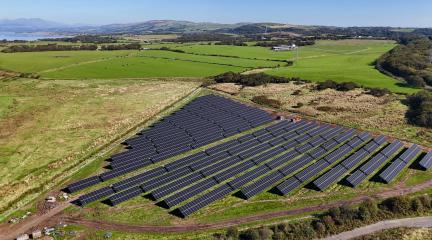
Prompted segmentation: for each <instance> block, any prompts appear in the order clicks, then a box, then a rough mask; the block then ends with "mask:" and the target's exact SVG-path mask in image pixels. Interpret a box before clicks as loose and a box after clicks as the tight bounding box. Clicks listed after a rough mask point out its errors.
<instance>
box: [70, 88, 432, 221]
mask: <svg viewBox="0 0 432 240" xmlns="http://www.w3.org/2000/svg"><path fill="white" fill-rule="evenodd" d="M231 102H232V101H229V100H228V101H227V100H226V99H223V98H220V97H215V96H209V97H204V98H199V99H198V100H196V101H194V102H192V103H191V104H189V105H187V106H185V107H184V108H183V109H182V110H180V111H179V112H180V113H179V112H177V113H175V114H173V115H171V116H170V117H167V118H165V119H164V120H162V121H161V122H160V123H158V124H155V126H156V127H153V128H151V129H149V130H145V131H142V134H143V135H141V136H140V137H137V138H135V139H141V140H142V141H141V140H140V141H137V140H134V139H131V140H130V141H127V143H128V144H130V146H131V147H132V150H130V151H129V152H131V153H130V154H124V155H121V154H120V155H116V156H113V161H112V163H111V165H112V166H113V168H114V169H115V170H113V171H109V172H106V173H104V174H101V175H99V176H95V177H91V178H87V179H84V180H81V181H79V182H76V183H74V184H71V185H69V186H68V188H69V190H70V191H72V192H74V191H78V190H80V189H83V188H86V187H89V186H92V185H95V184H98V183H99V182H101V181H106V180H107V179H111V178H113V177H115V176H120V175H121V174H124V173H122V172H121V170H122V169H128V170H130V169H133V168H135V170H136V169H139V168H141V167H142V166H147V165H150V164H153V163H155V162H158V161H160V160H158V159H159V158H154V157H151V154H150V155H146V154H144V152H146V151H141V150H140V149H147V148H150V147H152V148H154V149H155V152H158V151H159V150H161V149H164V147H160V146H162V145H163V144H165V143H170V142H173V144H174V142H175V141H170V136H171V134H173V136H174V137H175V136H178V137H179V138H178V141H179V142H181V143H182V144H184V145H181V146H189V147H190V148H189V149H191V148H195V147H197V146H198V145H194V144H196V143H197V142H199V141H197V139H198V138H194V137H189V138H188V137H184V136H185V135H184V134H177V132H178V131H177V130H172V131H171V130H167V132H165V130H164V129H165V127H167V126H174V127H172V129H177V128H178V129H187V135H188V136H191V135H193V134H197V133H198V132H195V130H192V129H199V128H192V127H191V126H195V125H194V124H196V123H198V122H200V124H202V126H205V127H203V129H202V130H201V131H204V130H205V129H207V127H209V129H210V130H209V131H206V133H209V132H217V133H218V134H220V136H222V137H227V136H229V134H232V133H233V132H231V131H232V130H233V129H235V132H236V133H240V132H241V131H244V130H246V127H245V126H248V129H250V128H253V127H254V125H255V124H257V125H259V124H262V123H266V122H268V119H267V117H268V116H267V117H262V118H261V117H259V116H258V115H259V114H261V113H260V112H258V111H255V110H253V111H247V110H242V109H250V107H246V106H244V105H242V106H244V107H241V106H240V105H241V104H240V105H239V104H237V103H236V104H233V103H231ZM218 104H219V105H218ZM222 105H223V106H222ZM204 106H205V107H204ZM204 108H205V109H204ZM209 109H211V110H209ZM229 109H236V110H235V113H234V111H233V112H230V110H229ZM182 111H187V114H186V113H183V112H182ZM213 111H214V112H215V114H212V113H211V112H213ZM223 112H225V113H227V112H228V113H229V116H230V118H228V119H229V120H227V121H226V122H225V121H223V117H219V116H222V115H221V114H223ZM189 114H192V115H193V116H192V115H189ZM243 114H245V115H243ZM206 116H207V117H208V118H206ZM241 116H247V117H246V118H243V119H244V120H239V121H240V123H239V124H234V126H235V127H232V128H229V126H233V125H232V123H234V122H236V121H237V120H236V119H237V117H241ZM167 119H168V120H167ZM197 119H198V120H197ZM210 119H215V120H214V121H212V120H210ZM229 122H230V123H229ZM192 123H194V124H192ZM159 124H160V127H157V126H159ZM230 124H231V125H230ZM214 125H217V129H216V128H213V127H212V126H214ZM243 127H245V128H243ZM159 128H160V129H159ZM154 129H158V131H152V130H154ZM167 129H171V127H168V128H167ZM159 130H160V131H159ZM189 130H190V131H189ZM185 131H186V130H185ZM159 133H160V134H159ZM164 135H165V136H166V137H163V136H164ZM209 135H211V134H207V135H205V137H203V138H200V139H202V141H201V142H202V143H203V144H204V143H205V144H206V141H210V140H208V139H213V138H212V137H208V136H209ZM157 136H160V137H161V138H159V137H157ZM157 139H163V140H161V141H159V140H157ZM190 139H192V141H189V140H190ZM215 140H217V139H216V138H214V139H213V140H212V141H215ZM168 145H169V144H168ZM177 145H179V144H177ZM177 145H172V147H171V148H170V147H167V148H166V152H167V153H169V154H178V153H177V152H181V151H183V150H182V149H183V148H182V147H177ZM134 149H137V150H134ZM169 149H172V150H169ZM403 149H405V148H404V145H403V144H402V143H401V142H400V141H393V142H390V143H388V140H387V139H386V137H384V136H379V137H375V138H373V137H372V136H371V135H370V134H369V133H366V132H358V131H356V130H354V129H349V128H343V127H338V126H334V125H329V124H324V123H320V122H314V121H306V120H302V121H299V122H290V121H278V122H274V123H273V124H272V125H270V126H268V127H265V128H261V129H258V130H255V131H254V132H251V133H249V134H245V135H243V136H240V137H237V138H234V139H232V140H229V141H226V142H224V143H221V144H218V145H216V146H213V147H210V148H207V149H205V150H203V151H200V152H196V153H193V154H189V155H187V156H185V157H182V158H180V159H178V160H174V161H171V162H169V163H167V164H165V165H160V166H158V167H154V168H151V169H148V170H146V171H144V172H141V173H139V174H136V175H134V176H131V177H127V178H123V179H122V180H120V181H117V182H115V183H113V184H111V185H109V186H104V187H102V188H100V189H97V190H94V191H92V192H89V193H86V194H84V195H82V196H80V197H79V198H78V203H79V204H80V205H82V206H84V205H86V204H89V203H91V202H94V201H100V200H105V202H108V203H109V204H111V205H117V204H120V203H122V202H125V201H127V200H129V199H131V198H134V197H137V196H140V195H147V196H149V197H150V198H151V199H153V200H155V201H157V202H158V205H160V206H163V207H165V208H168V209H171V210H173V211H174V212H175V213H176V214H178V215H179V216H182V217H187V216H189V215H190V214H192V213H194V212H196V211H198V210H200V209H201V208H203V207H205V206H207V205H209V204H211V203H213V202H215V201H217V200H219V199H221V198H223V197H225V196H227V195H230V194H232V193H236V195H237V196H240V197H242V198H244V199H250V198H252V197H254V196H255V195H257V194H259V193H261V192H264V191H269V190H271V192H276V193H278V194H280V195H287V194H289V193H292V192H294V191H295V190H297V189H299V188H301V187H303V186H306V185H308V184H312V185H313V186H315V187H316V188H317V189H318V190H321V191H324V190H325V189H327V188H329V187H330V186H331V185H333V184H335V183H337V182H338V181H340V180H342V179H344V181H346V182H347V183H349V184H351V185H352V186H354V187H355V186H358V185H359V184H361V183H362V182H363V181H365V180H366V179H368V178H371V177H372V176H373V175H374V174H375V173H376V172H378V174H377V176H378V177H380V178H381V179H382V180H383V181H385V182H390V181H391V180H392V179H394V178H395V177H396V176H397V175H398V174H399V173H400V172H401V171H402V170H403V169H404V168H405V167H407V166H408V165H409V164H410V163H412V162H413V161H414V160H415V159H417V157H418V156H419V155H420V153H421V152H422V150H421V149H420V147H419V146H417V145H413V146H412V147H410V148H409V149H407V150H403ZM133 151H136V152H135V153H137V152H141V153H143V155H142V156H146V157H142V158H138V157H137V158H135V157H132V156H135V155H134V152H133ZM164 151H165V150H163V151H162V150H161V151H160V153H159V152H158V154H161V155H155V156H165V157H166V156H168V155H169V154H165V153H164ZM150 152H151V151H150ZM126 153H128V152H126ZM121 156H129V157H131V159H136V160H130V159H129V158H127V157H121ZM395 156H396V157H395ZM125 159H129V160H125ZM138 159H140V160H138ZM161 159H163V158H162V157H161ZM123 161H124V163H126V164H125V165H122V164H121V162H123ZM130 162H136V164H135V163H134V164H132V165H131V164H130ZM389 162H390V163H389ZM138 163H139V164H138ZM388 163H389V164H388ZM386 164H387V166H386V167H385V168H384V169H382V168H383V167H382V166H384V165H386ZM419 164H420V165H421V166H422V167H423V168H425V169H429V168H431V167H432V153H428V154H425V155H424V156H423V157H422V159H421V160H420V162H419ZM114 166H116V167H114ZM116 168H118V169H116ZM124 171H126V170H124ZM119 172H121V173H119Z"/></svg>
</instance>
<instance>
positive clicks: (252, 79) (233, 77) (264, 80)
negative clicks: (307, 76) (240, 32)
mask: <svg viewBox="0 0 432 240" xmlns="http://www.w3.org/2000/svg"><path fill="white" fill-rule="evenodd" d="M213 80H214V81H215V82H217V83H236V84H240V85H243V86H250V87H254V86H260V85H265V84H269V83H289V82H292V81H302V82H309V81H307V80H303V79H300V78H286V77H278V76H272V75H268V74H265V73H255V74H240V73H235V72H226V73H222V74H220V75H217V76H215V77H213Z"/></svg>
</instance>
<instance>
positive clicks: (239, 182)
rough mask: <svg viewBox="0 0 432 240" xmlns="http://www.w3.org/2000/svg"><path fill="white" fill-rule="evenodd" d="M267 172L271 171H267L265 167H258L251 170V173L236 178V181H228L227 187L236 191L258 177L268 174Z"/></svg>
mask: <svg viewBox="0 0 432 240" xmlns="http://www.w3.org/2000/svg"><path fill="white" fill-rule="evenodd" d="M269 170H271V169H269V168H268V167H267V166H266V165H262V166H259V167H257V168H255V169H253V170H252V171H250V172H247V173H245V174H243V175H241V176H240V177H237V178H236V179H234V180H232V181H230V182H229V183H228V185H229V186H231V187H232V189H237V188H239V187H241V186H243V185H245V184H247V183H249V182H250V181H252V180H254V179H255V178H257V177H258V176H260V175H262V174H264V173H266V172H268V171H269Z"/></svg>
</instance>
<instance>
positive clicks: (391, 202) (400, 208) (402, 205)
mask: <svg viewBox="0 0 432 240" xmlns="http://www.w3.org/2000/svg"><path fill="white" fill-rule="evenodd" d="M410 205H411V204H410V200H409V198H407V197H405V196H399V197H392V198H388V199H386V200H385V201H383V203H382V206H383V207H384V208H385V209H387V210H389V211H391V212H393V213H396V214H406V213H407V212H408V211H409V210H410V208H411V206H410Z"/></svg>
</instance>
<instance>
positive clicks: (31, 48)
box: [2, 43, 141, 53]
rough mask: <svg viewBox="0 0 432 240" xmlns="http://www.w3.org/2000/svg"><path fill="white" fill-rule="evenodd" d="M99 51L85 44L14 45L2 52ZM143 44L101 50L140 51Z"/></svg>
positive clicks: (102, 48) (104, 46)
mask: <svg viewBox="0 0 432 240" xmlns="http://www.w3.org/2000/svg"><path fill="white" fill-rule="evenodd" d="M97 49H99V47H98V45H96V44H83V45H79V46H77V45H60V44H55V43H51V44H40V45H12V46H9V47H7V48H5V49H3V50H2V52H4V53H15V52H47V51H95V50H97ZM140 49H141V44H139V43H129V44H115V45H114V44H112V45H102V46H101V47H100V50H102V51H114V50H140Z"/></svg>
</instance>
